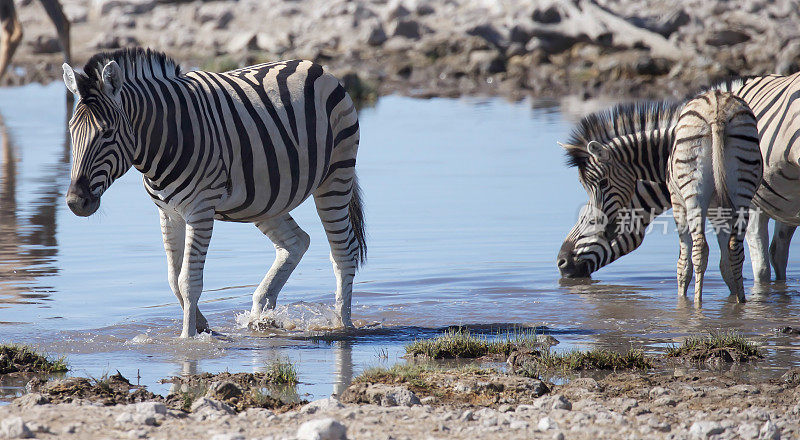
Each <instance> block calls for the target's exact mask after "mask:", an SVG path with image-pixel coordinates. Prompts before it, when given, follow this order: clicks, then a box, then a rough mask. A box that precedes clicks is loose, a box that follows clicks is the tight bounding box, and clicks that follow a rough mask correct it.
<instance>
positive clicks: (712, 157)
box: [668, 90, 762, 302]
mask: <svg viewBox="0 0 800 440" xmlns="http://www.w3.org/2000/svg"><path fill="white" fill-rule="evenodd" d="M758 141H759V138H758V130H757V129H756V118H755V116H754V115H753V112H751V111H750V107H748V106H747V104H746V103H745V102H744V101H743V100H741V99H740V98H738V97H736V96H735V95H733V94H731V93H729V92H721V91H719V90H712V91H709V92H706V93H703V94H701V95H698V96H697V97H696V98H694V99H692V100H690V101H689V102H687V103H686V105H685V106H684V108H683V110H682V111H681V113H680V116H679V117H678V124H677V125H676V127H675V142H674V146H673V148H672V154H671V155H670V160H669V168H668V182H669V183H668V186H669V193H670V196H671V198H672V213H673V215H674V217H675V223H676V225H677V227H678V234H679V235H680V256H679V257H678V294H679V295H681V296H686V290H687V288H688V287H689V281H691V279H692V267H693V266H694V277H695V287H694V300H695V302H700V300H701V298H702V296H703V275H704V273H705V270H706V264H707V262H708V244H707V243H706V236H705V223H706V218H708V219H709V220H710V221H711V224H712V226H713V229H714V232H715V233H716V235H717V240H718V241H719V248H720V262H719V269H720V272H721V273H722V278H723V279H724V280H725V283H726V284H727V285H728V289H730V292H731V294H735V295H736V297H737V299H738V300H739V302H744V300H745V297H744V280H743V278H742V263H744V246H743V242H744V235H745V230H746V228H747V220H748V213H749V210H750V204H751V202H752V199H753V195H754V194H755V192H756V189H758V186H759V185H760V184H761V173H762V165H761V150H760V149H759V147H758ZM690 256H691V258H690Z"/></svg>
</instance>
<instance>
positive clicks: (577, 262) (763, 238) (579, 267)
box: [557, 73, 800, 283]
mask: <svg viewBox="0 0 800 440" xmlns="http://www.w3.org/2000/svg"><path fill="white" fill-rule="evenodd" d="M711 89H719V90H721V91H728V92H731V93H733V94H734V95H736V96H738V97H740V98H742V99H743V100H744V101H745V102H746V103H747V104H748V106H749V107H750V109H751V110H752V111H753V114H754V115H755V117H756V120H757V121H758V130H759V136H760V139H761V141H760V143H759V146H760V148H761V155H762V160H763V166H764V171H763V178H762V184H761V186H759V188H758V191H756V195H755V196H754V197H753V205H754V208H755V209H753V210H751V212H750V216H749V217H750V218H749V222H748V226H747V233H746V237H745V238H746V240H747V244H748V247H749V248H750V260H751V262H752V266H753V276H754V280H755V282H756V283H763V282H768V281H769V280H770V263H771V264H772V266H773V267H774V269H775V278H776V280H785V279H786V265H787V261H788V253H789V243H790V241H791V237H792V235H793V234H794V231H795V228H796V226H797V225H800V192H798V191H797V185H798V180H800V170H799V169H798V158H799V157H800V120H798V118H795V117H794V116H793V115H797V114H800V100H798V97H800V73H795V74H792V75H788V76H781V75H766V76H753V77H741V78H732V79H728V80H725V81H722V82H720V83H718V84H715V85H713V86H711V87H709V90H711ZM645 105H646V104H640V106H645ZM652 105H655V104H652ZM672 105H678V104H676V103H673V104H672ZM614 113H615V110H614V109H609V110H605V111H601V112H600V113H598V114H592V115H588V116H586V117H585V118H583V120H582V121H581V122H580V123H579V124H578V126H577V127H576V129H575V131H574V133H573V136H572V138H571V139H570V141H569V142H568V144H570V145H568V147H571V148H578V149H583V150H585V149H586V143H587V142H588V141H589V140H592V139H591V134H592V132H593V131H594V130H599V131H601V132H605V131H609V132H611V133H612V134H613V132H614V130H615V127H616V129H619V130H620V131H632V130H634V127H632V125H631V124H636V123H638V122H637V121H632V120H631V119H637V116H635V115H628V117H626V116H625V114H624V113H625V112H622V113H623V114H620V115H618V116H619V117H618V118H615V117H612V115H613V114H614ZM616 113H620V112H619V111H617V112H616ZM665 123H668V122H665ZM603 124H611V126H610V127H607V128H604V127H603V126H602V125H603ZM595 126H597V127H595ZM626 127H627V128H626ZM586 136H589V137H586ZM572 162H573V159H571V154H569V153H568V163H572ZM671 207H672V204H671V201H670V197H669V191H668V189H667V186H666V181H661V180H659V181H638V182H637V185H636V187H635V188H634V195H633V202H632V204H631V205H630V206H629V207H628V208H629V209H631V210H635V209H639V208H641V209H642V210H643V211H642V212H644V215H643V216H640V218H639V220H640V222H641V226H642V227H640V228H629V229H627V230H625V231H621V232H620V233H619V234H617V235H615V236H614V238H613V239H611V240H607V239H606V237H604V236H602V235H592V234H590V233H589V232H586V231H587V229H586V226H585V223H586V222H585V221H584V220H583V219H579V220H578V222H577V223H576V224H575V226H574V227H573V228H572V230H571V231H570V233H569V235H568V236H567V238H566V239H565V240H564V242H563V244H562V246H561V249H560V251H559V254H558V257H557V265H558V267H559V270H560V272H561V275H562V276H564V277H586V276H589V275H590V274H591V273H593V272H595V271H597V270H599V269H600V268H601V267H603V266H605V265H608V264H610V263H612V262H613V261H615V260H617V259H618V258H620V257H622V256H624V255H626V254H628V253H630V252H632V251H633V250H634V249H636V248H637V247H638V246H639V245H640V244H641V243H642V241H643V240H644V234H645V231H646V229H647V226H648V225H649V224H650V223H651V222H652V220H653V219H654V218H655V217H656V216H657V215H658V214H660V213H661V212H664V211H666V210H668V209H670V208H671ZM770 218H773V219H775V230H774V235H773V239H772V244H771V245H770V244H769V232H768V228H767V227H768V221H769V219H770Z"/></svg>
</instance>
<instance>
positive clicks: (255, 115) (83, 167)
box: [64, 49, 366, 337]
mask: <svg viewBox="0 0 800 440" xmlns="http://www.w3.org/2000/svg"><path fill="white" fill-rule="evenodd" d="M64 79H65V82H66V84H67V87H68V88H69V89H70V90H72V91H73V92H74V93H76V94H77V95H78V96H79V98H80V99H79V101H78V103H77V107H76V112H75V116H74V117H73V119H72V121H71V122H70V132H71V134H72V142H73V159H74V162H73V173H72V183H71V185H70V190H69V192H68V195H67V201H68V204H69V206H70V208H71V209H72V210H73V212H75V213H76V214H78V215H91V214H92V213H93V212H94V211H95V210H96V209H97V207H98V206H99V201H100V196H101V195H102V194H103V192H104V191H105V190H106V189H107V188H108V186H109V185H111V183H112V182H113V181H114V179H116V178H118V177H119V176H121V175H122V174H124V173H125V172H126V171H127V170H128V169H129V168H130V167H131V166H134V167H135V168H137V169H138V170H139V171H141V172H142V174H143V178H144V185H145V188H146V190H147V192H148V193H149V194H150V196H151V197H152V199H153V200H154V202H155V203H156V205H157V206H158V207H159V208H160V216H161V225H162V232H163V238H164V247H165V250H166V253H167V260H168V266H169V282H170V286H171V288H172V289H173V292H174V293H175V295H176V296H177V297H178V299H179V301H180V302H181V305H182V306H183V310H184V319H183V329H182V332H181V336H183V337H189V336H192V335H194V334H195V332H196V331H204V330H207V329H208V325H207V322H206V319H205V318H204V317H203V315H202V314H201V313H200V311H199V310H198V309H197V300H198V299H199V297H200V293H201V292H202V279H203V266H204V263H205V255H206V251H207V249H208V245H209V242H210V240H211V235H212V231H213V222H214V219H218V220H225V221H235V222H249V223H254V224H255V225H256V226H257V227H258V228H259V230H261V231H262V232H263V233H264V234H265V235H267V236H268V237H269V238H270V240H272V242H273V243H274V245H275V248H276V259H275V262H274V263H273V265H272V267H271V268H270V270H269V272H268V273H267V275H266V276H265V277H264V279H263V280H262V282H261V284H260V285H259V286H258V288H257V289H256V291H255V293H254V294H253V307H252V310H251V314H252V315H251V316H252V319H257V318H258V317H259V316H260V314H261V311H262V309H263V308H264V306H265V305H266V306H268V307H274V306H275V302H276V299H277V295H278V293H279V291H280V289H281V288H282V287H283V285H284V284H285V282H286V280H287V279H288V278H289V275H290V274H291V272H292V271H293V270H294V268H295V267H296V266H297V264H298V262H299V261H300V258H302V256H303V254H304V253H305V251H306V249H307V248H308V244H309V238H308V235H307V234H306V233H305V232H303V231H302V229H300V228H299V226H297V224H296V223H295V222H294V220H293V219H292V217H291V216H290V215H289V211H291V210H292V209H293V208H295V207H297V206H298V205H299V204H300V203H301V202H302V201H303V200H305V199H306V198H308V196H310V195H313V196H314V201H315V204H316V206H317V212H318V214H319V216H320V218H321V220H322V222H323V226H324V228H325V231H326V234H327V236H328V241H329V243H330V246H331V260H332V262H333V266H334V273H335V275H336V280H337V289H336V306H337V312H338V314H339V316H340V318H341V325H343V326H351V325H352V321H351V317H350V302H351V296H352V284H353V278H354V276H355V272H356V269H357V267H358V265H359V263H361V262H363V260H364V258H365V256H366V243H365V237H364V217H363V209H362V205H361V198H360V195H359V188H358V183H357V180H356V175H355V164H356V153H357V150H358V143H359V128H358V117H357V114H356V110H355V107H354V105H353V102H352V100H351V99H350V97H349V96H348V95H347V93H346V92H345V90H344V88H343V87H342V86H341V84H340V83H339V81H338V80H337V79H336V78H334V77H333V76H331V75H330V74H328V73H326V72H324V70H323V69H322V67H321V66H319V65H317V64H315V63H313V62H310V61H302V60H295V61H282V62H276V63H269V64H261V65H256V66H251V67H246V68H243V69H239V70H234V71H230V72H226V73H212V72H202V71H193V72H188V73H182V72H181V71H180V68H179V67H178V66H177V64H176V63H175V62H174V61H173V60H171V59H170V58H168V57H166V56H165V55H163V54H161V53H157V52H153V51H150V50H142V49H132V50H130V49H126V50H120V51H116V52H112V53H101V54H98V55H95V56H94V57H92V58H91V59H90V60H89V61H88V62H87V64H86V66H85V67H84V72H83V73H78V72H74V71H73V70H72V69H71V68H70V67H69V66H68V65H65V66H64Z"/></svg>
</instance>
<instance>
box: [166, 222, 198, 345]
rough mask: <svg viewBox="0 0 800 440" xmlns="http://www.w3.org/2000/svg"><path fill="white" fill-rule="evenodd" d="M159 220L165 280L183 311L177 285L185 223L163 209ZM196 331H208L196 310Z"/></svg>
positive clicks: (179, 290) (181, 259) (181, 297)
mask: <svg viewBox="0 0 800 440" xmlns="http://www.w3.org/2000/svg"><path fill="white" fill-rule="evenodd" d="M159 216H160V218H161V235H162V236H163V239H164V251H166V253H167V278H168V280H169V287H170V289H172V293H174V294H175V296H176V297H177V298H178V303H179V304H180V305H181V310H183V295H181V289H180V286H179V285H178V277H179V276H180V274H181V265H182V264H183V251H184V247H185V246H184V241H185V240H184V239H185V237H186V222H185V221H183V219H182V218H180V216H178V215H177V214H175V215H173V216H170V215H168V214H167V213H166V212H165V211H164V210H163V209H159ZM196 324H197V325H196V329H197V332H198V333H202V332H207V331H210V329H209V327H208V320H206V318H205V316H203V314H202V313H200V309H199V308H198V309H197V320H196Z"/></svg>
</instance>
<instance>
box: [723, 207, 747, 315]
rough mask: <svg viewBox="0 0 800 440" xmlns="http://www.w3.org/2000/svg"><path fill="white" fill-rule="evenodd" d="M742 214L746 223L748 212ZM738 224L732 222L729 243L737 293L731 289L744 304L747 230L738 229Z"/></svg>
mask: <svg viewBox="0 0 800 440" xmlns="http://www.w3.org/2000/svg"><path fill="white" fill-rule="evenodd" d="M740 212H742V214H741V215H742V216H744V218H743V219H742V220H743V221H744V222H745V223H746V222H747V215H748V212H747V210H740ZM736 222H737V221H735V220H732V221H731V226H732V229H731V238H730V241H729V242H728V249H729V251H730V252H729V258H730V265H731V272H732V273H733V283H734V284H735V286H736V291H735V292H734V290H733V289H731V293H735V294H736V299H737V301H738V302H740V303H743V302H745V297H744V276H743V275H742V266H743V265H744V239H745V233H746V232H747V229H746V228H741V227H738V226H737V225H736Z"/></svg>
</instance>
